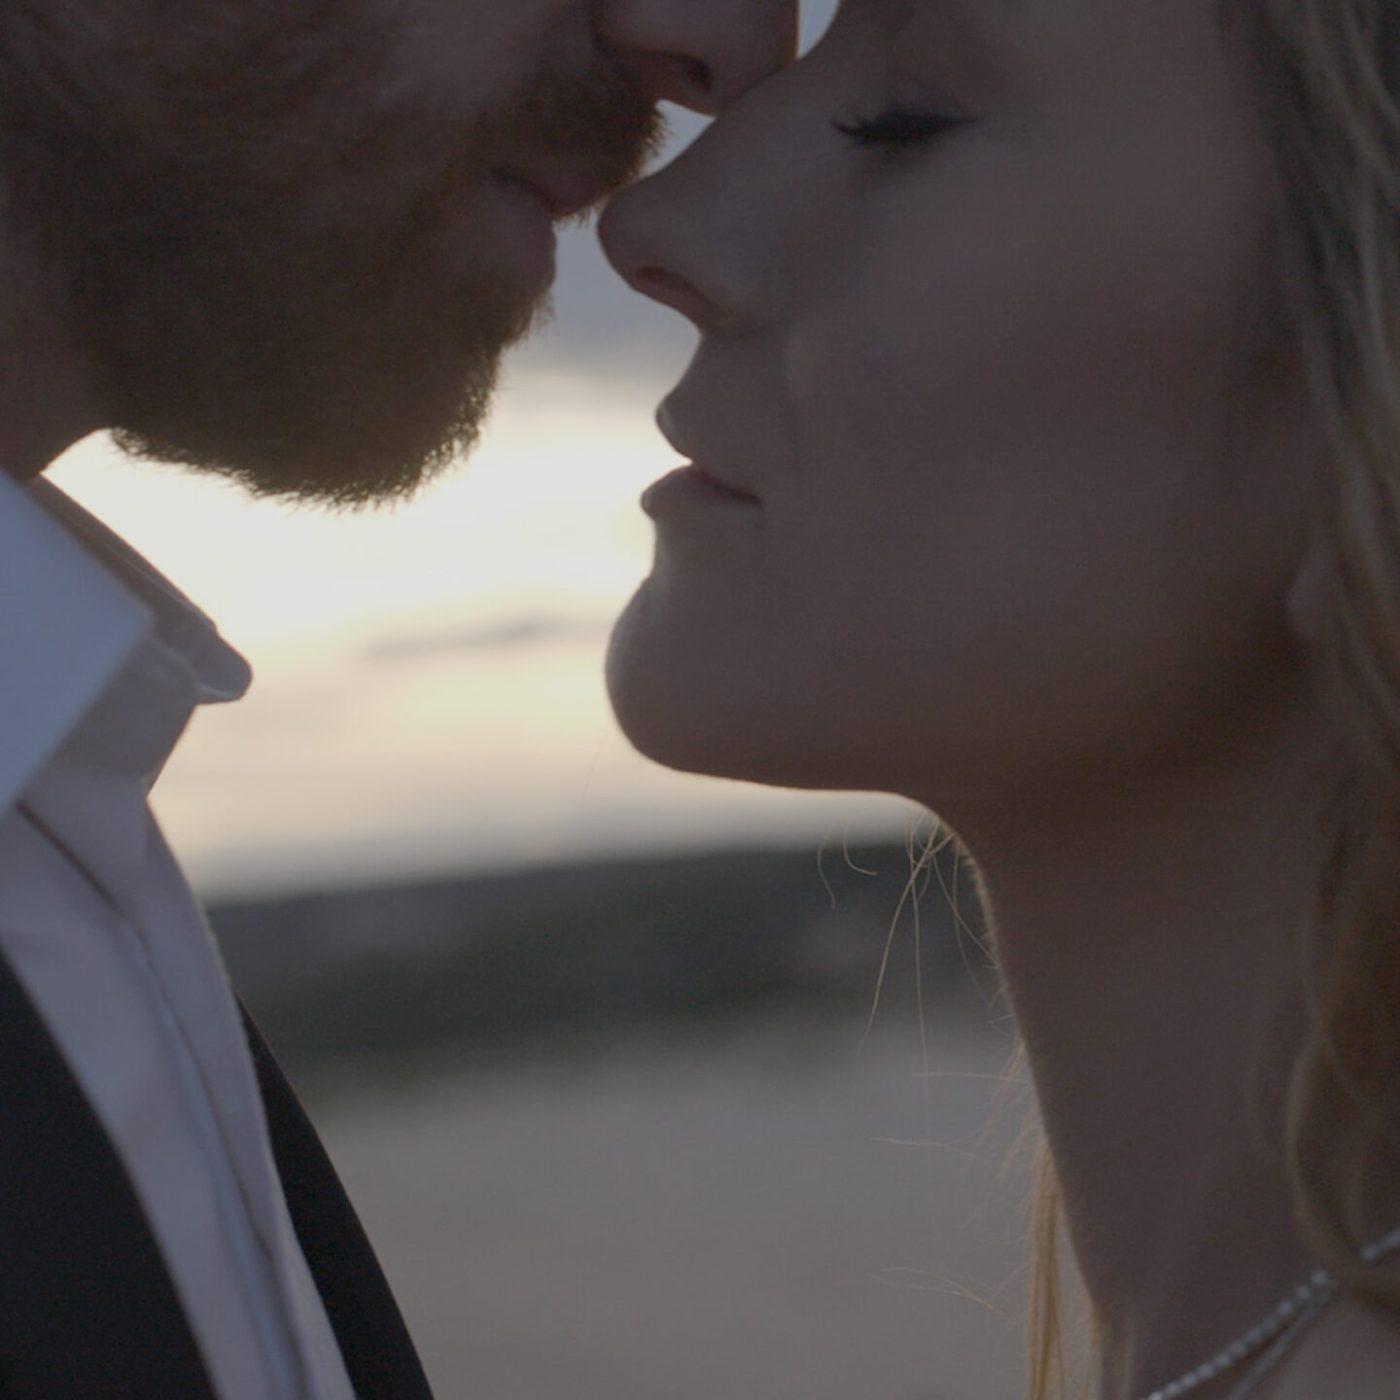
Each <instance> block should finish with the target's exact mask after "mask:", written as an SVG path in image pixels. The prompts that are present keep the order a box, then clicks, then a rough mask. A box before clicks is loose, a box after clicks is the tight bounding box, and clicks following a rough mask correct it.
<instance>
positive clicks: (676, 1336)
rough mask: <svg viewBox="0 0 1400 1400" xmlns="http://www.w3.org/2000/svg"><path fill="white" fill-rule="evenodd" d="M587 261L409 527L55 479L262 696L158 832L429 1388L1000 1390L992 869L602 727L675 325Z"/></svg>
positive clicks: (1017, 1262)
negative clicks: (973, 887)
mask: <svg viewBox="0 0 1400 1400" xmlns="http://www.w3.org/2000/svg"><path fill="white" fill-rule="evenodd" d="M830 8H831V7H830V4H829V3H827V4H817V5H814V6H811V7H809V10H808V13H807V15H806V20H805V24H806V31H807V32H806V36H805V39H804V42H805V43H808V44H810V43H811V42H812V41H813V40H814V38H815V37H816V36H817V35H818V34H819V33H820V31H821V29H822V28H823V27H824V26H825V24H826V22H827V20H828V18H829V15H830ZM699 127H700V123H699V122H698V121H697V120H695V119H693V118H690V117H689V116H687V115H686V114H680V113H673V114H672V128H673V136H672V140H671V143H670V146H669V149H668V154H670V153H673V152H674V151H675V150H677V149H679V148H680V147H681V146H682V145H683V144H685V143H686V142H687V141H688V140H690V139H692V138H693V136H694V135H695V133H696V132H697V131H698V129H699ZM559 265H560V277H559V282H558V286H557V289H556V295H555V307H556V317H555V319H554V321H553V322H552V324H551V325H550V326H549V327H548V328H547V329H546V330H544V331H543V332H541V333H540V334H539V335H537V336H536V337H535V338H534V339H533V340H532V341H531V342H530V343H529V344H528V345H527V346H526V347H524V348H523V349H522V350H520V351H519V352H517V353H516V354H515V356H514V357H513V358H512V359H511V361H510V362H509V363H508V365H507V368H506V374H505V382H504V385H503V389H502V392H501V393H500V396H499V399H498V402H497V407H496V409H495V412H494V415H493V418H492V422H491V424H490V427H489V429H488V432H487V435H486V438H485V441H484V443H483V445H482V447H481V448H480V449H479V450H478V452H477V453H476V454H475V455H474V456H473V458H472V460H471V462H470V463H469V464H467V465H465V466H463V467H462V468H461V469H459V470H457V471H456V472H454V473H452V474H449V475H448V476H447V477H446V478H445V479H444V480H442V481H441V482H439V483H438V484H437V485H436V486H434V487H433V488H432V489H430V490H429V491H428V492H427V493H426V494H425V495H423V496H422V497H421V498H420V499H418V500H416V501H415V502H414V503H413V504H411V505H410V506H407V507H398V508H395V509H394V510H393V511H381V512H377V513H376V512H369V513H365V514H360V515H354V516H333V515H326V514H316V513H311V512H308V511H305V510H299V511H291V510H289V509H287V508H286V507H283V506H279V505H275V504H270V503H259V502H253V501H250V500H248V499H246V498H245V497H243V496H242V495H241V494H240V493H238V492H237V491H235V490H234V489H233V488H231V487H229V486H226V485H223V484H220V483H217V482H210V481H205V480H199V479H197V478H194V477H191V476H188V475H182V474H180V473H178V472H175V471H172V470H170V469H167V468H159V467H153V466H143V465H138V464H133V463H131V462H128V461H126V460H124V459H122V458H121V457H120V456H119V455H118V454H117V453H116V452H115V451H114V449H113V448H112V447H111V445H110V444H109V443H107V442H106V441H105V440H104V439H102V438H100V437H99V438H92V439H89V440H87V441H86V442H84V443H82V444H80V445H79V446H78V447H77V448H75V449H74V450H73V451H72V452H71V453H69V454H68V455H67V456H66V457H65V458H64V459H63V460H62V461H61V462H60V463H59V464H57V466H56V467H55V468H54V469H53V471H52V473H51V474H52V477H53V479H54V480H55V481H57V482H58V484H59V485H60V486H62V487H63V488H64V489H65V490H66V491H68V492H69V493H70V494H72V495H73V496H75V497H76V498H77V499H79V500H80V501H82V502H83V503H84V504H85V505H86V506H87V507H88V508H89V509H90V510H92V511H93V512H94V513H96V514H97V515H98V516H99V517H100V518H102V519H103V520H104V521H106V522H107V523H108V524H109V525H110V526H112V527H113V528H114V529H116V530H117V531H118V532H119V533H121V534H122V535H124V536H125V537H126V538H127V539H128V540H129V541H130V542H131V543H132V544H133V545H134V546H135V547H136V548H137V549H139V550H141V551H142V552H143V553H145V554H146V555H147V556H148V557H149V558H150V559H151V560H152V561H153V562H154V563H155V564H156V565H157V567H159V568H160V569H162V570H163V571H164V572H166V573H167V574H169V575H170V577H171V578H172V579H173V580H174V581H175V582H176V584H177V585H178V586H179V587H181V588H182V589H183V590H184V591H186V592H187V593H188V594H189V595H190V596H191V597H192V598H193V599H194V600H195V601H196V602H197V603H198V604H199V605H200V606H201V607H202V608H204V609H205V610H206V611H208V612H209V613H210V614H211V615H212V616H213V617H214V618H215V619H216V620H217V621H218V623H219V625H220V627H221V629H222V631H223V632H224V634H225V636H227V637H228V638H229V640H230V641H232V642H233V644H234V645H235V646H237V647H238V648H239V649H240V650H241V651H243V652H244V654H245V655H246V656H247V657H248V658H249V660H250V661H251V662H252V663H253V666H254V669H255V672H256V675H257V680H256V682H255V685H254V688H253V690H252V692H251V693H250V695H249V696H248V697H247V699H246V700H244V701H243V702H241V703H239V704H237V705H235V706H229V707H223V708H219V709H214V710H207V711H205V712H204V713H202V714H201V715H200V716H199V717H198V718H197V720H196V722H195V724H194V727H193V728H192V730H191V732H190V733H189V734H188V735H187V737H186V739H185V741H184V743H183V744H182V746H181V748H180V750H179V752H178V753H177V755H176V757H175V759H174V760H173V762H172V763H171V765H170V767H169V768H168V770H167V771H166V773H165V774H164V776H163V777H162V779H161V782H160V785H159V786H158V788H157V790H156V798H155V801H156V808H157V811H158V813H159V815H160V817H161V820H162V822H163V824H164V825H165V828H166V831H167V834H168V835H169V837H170V840H171V843H172V844H173V845H174V847H175V849H176V850H177V852H178V853H179V854H180V855H181V858H182V859H183V861H184V862H185V865H186V868H187V869H188V870H189V871H190V873H191V875H192V877H193V878H194V880H195V883H196V885H197V887H198V888H199V889H200V892H201V893H202V895H203V896H204V897H205V899H206V900H207V902H208V903H209V905H210V908H211V917H212V921H213V923H214V926H215V929H216V932H217V933H218V935H219V937H220V940H221V942H222V944H223V947H224V950H225V955H226V957H227V960H228V963H229V966H230V970H231V972H232V974H233V976H234V979H235V981H236V982H237V983H238V985H239V988H240V990H241V991H242V992H243V994H244V996H245V997H246V999H247V1000H248V1001H249V1003H250V1004H251V1006H252V1007H253V1009H254V1012H255V1014H257V1015H258V1017H259V1019H260V1020H261V1021H262V1023H263V1027H264V1030H265V1032H266V1033H267V1035H268V1038H269V1039H270V1040H271V1042H272V1043H273V1045H274V1046H275V1047H276V1048H277V1049H278V1051H279V1052H280V1054H281V1055H282V1056H283V1059H284V1063H285V1064H286V1066H287V1068H288V1071H289V1073H290V1074H291V1076H292V1078H293V1079H294V1080H295V1081H296V1082H297V1084H298V1086H299V1087H300V1088H301V1089H302V1091H303V1094H304V1097H306V1099H307V1100H308V1103H309V1106H310V1107H311V1109H312V1111H313V1114H314V1115H315V1116H316V1117H317V1120H318V1122H319V1123H320V1125H321V1126H322V1129H323V1132H324V1134H325V1136H326V1139H327V1142H328V1145H329V1146H330V1148H331V1150H332V1154H333V1155H334V1156H335V1158H336V1160H337V1162H338V1164H339V1166H340V1168H341V1171H342V1174H343V1175H344V1176H345V1178H346V1181H347V1185H348V1186H349V1188H350V1191H351V1194H352V1195H353V1196H354V1197H355V1199H356V1201H357V1203H358V1204H359V1206H360V1208H361V1211H362V1214H363V1215H364V1217H365V1219H366V1224H367V1225H368V1227H369V1229H370V1233H371V1235H372V1236H373V1237H374V1239H375V1241H376V1243H377V1245H378V1247H379V1249H380V1252H381V1255H382V1257H383V1260H384V1263H385V1266H386V1269H387V1271H388V1272H389V1274H390V1276H391V1280H392V1281H393V1283H394V1284H395V1286H396V1289H397V1291H398V1293H399V1296H400V1299H401V1301H402V1303H403V1306H404V1309H405V1312H406V1314H407V1316H408V1320H409V1323H410V1326H411V1327H412V1328H413V1330H414V1332H415V1334H416V1336H417V1339H418V1341H419V1344H420V1347H421V1350H422V1353H423V1356H424V1361H425V1364H426V1366H427V1368H428V1370H429V1373H430V1375H431V1377H432V1379H433V1381H434V1383H435V1385H436V1387H437V1390H438V1393H439V1395H440V1396H442V1397H443V1400H454V1397H470V1398H471V1400H538V1397H540V1396H543V1395H545V1394H548V1393H551V1392H552V1391H554V1390H557V1389H560V1388H567V1391H568V1393H569V1395H570V1396H571V1400H653V1397H661V1396H665V1397H670V1398H671V1400H750V1398H751V1400H759V1397H762V1400H857V1398H859V1400H876V1398H877V1397H880V1398H882V1400H945V1398H946V1400H1003V1398H1004V1400H1011V1397H1014V1396H1016V1395H1017V1394H1018V1393H1019V1392H1020V1376H1021V1370H1022V1363H1021V1329H1022V1313H1023V1302H1022V1293H1023V1278H1022V1272H1021V1261H1022V1258H1023V1256H1024V1253H1025V1248H1026V1219H1025V1199H1026V1195H1027V1189H1028V1188H1027V1178H1026V1167H1025V1162H1024V1160H1023V1154H1019V1153H1016V1152H1014V1151H1013V1146H1014V1144H1015V1141H1016V1139H1017V1136H1018V1134H1019V1132H1020V1130H1021V1127H1022V1125H1023V1123H1024V1121H1025V1118H1026V1113H1027V1103H1026V1098H1025V1094H1024V1086H1022V1085H1019V1084H1017V1083H1015V1082H1012V1081H1011V1080H1009V1079H1008V1077H1007V1074H1006V1066H1007V1059H1008V1052H1009V1030H1008V1027H1007V1024H1006V1017H1005V1012H1004V1008H1002V1007H1001V1006H1000V1005H999V1004H998V1002H997V1000H996V995H995V987H994V980H993V979H992V978H991V977H990V975H989V974H988V972H987V966H986V965H987V959H986V956H985V953H984V952H983V950H982V948H981V947H980V945H979V942H978V930H977V927H976V920H975V917H974V915H973V912H972V906H973V903H974V902H973V900H972V897H971V891H970V889H968V888H966V886H967V884H968V882H967V880H966V878H965V876H964V877H963V878H962V880H961V886H962V887H963V888H961V889H960V888H959V871H958V870H957V868H956V865H955V863H954V862H953V861H952V860H951V858H950V857H949V856H947V855H946V854H945V855H944V856H941V857H939V859H938V860H936V861H935V862H933V863H932V864H931V865H929V866H928V867H926V868H924V869H923V870H922V871H919V872H918V873H917V874H916V873H915V870H914V867H915V864H916V863H917V858H918V854H919V852H920V851H921V849H922V846H923V843H924V840H925V838H926V835H927V825H926V819H925V818H924V816H923V815H922V814H921V813H919V812H917V811H915V810H914V809H912V808H910V807H909V806H907V805H906V804H904V803H901V802H898V801H895V800H893V799H888V798H876V797H870V796H850V795H838V796H828V795H820V794H811V793H802V794H798V793H786V792H776V791H771V790H766V789H759V788H755V787H750V786H746V785H742V784H734V783H724V782H718V781H709V780H704V779H700V778H693V777H683V776H679V775H676V774H672V773H668V772H666V771H664V770H662V769H659V768H656V767H654V766H652V765H650V764H648V763H646V762H645V761H644V760H642V759H640V758H638V757H637V756H636V755H634V754H633V753H632V751H631V750H630V749H629V748H628V746H627V745H626V743H625V741H624V740H623V739H622V738H621V736H620V735H619V734H618V732H617V730H616V728H615V726H614V724H613V722H612V719H611V716H610V714H609V711H608V708H607V703H606V697H605V694H604V689H603V683H602V656H603V649H604V646H605V644H606V639H607V634H608V629H609V626H610V624H611V621H612V619H613V618H614V616H615V615H616V614H617V613H618V611H619V610H620V609H621V607H622V605H623V604H624V603H625V601H626V599H627V598H628V596H629V595H630V593H631V591H632V590H633V588H634V587H635V586H636V584H637V583H638V581H639V580H640V579H641V578H642V577H643V576H644V574H645V573H646V572H647V569H648V567H649V561H650V551H651V531H650V525H649V522H648V521H647V520H646V518H645V517H644V516H643V515H642V514H641V512H640V510H639V509H638V507H637V498H638V496H639V494H640V492H641V490H642V488H643V487H644V486H645V485H646V484H647V483H648V482H650V481H652V480H653V479H655V478H656V477H657V476H659V475H661V474H662V473H663V472H664V471H666V470H668V469H669V468H671V467H672V466H674V465H676V461H675V458H674V456H673V455H672V454H671V453H670V451H669V449H668V448H667V447H666V445H665V443H664V442H663V441H662V439H661V437H660V435H659V434H658V433H657V431H656V429H655V428H654V426H653V423H652V415H653V412H654V409H655V405H656V403H657V402H658V400H659V399H660V398H661V397H663V395H664V394H665V393H666V391H667V389H668V388H669V387H670V385H671V384H672V383H674V381H675V380H676V378H677V377H678V376H679V374H680V372H681V370H682V369H683V367H684V365H685V363H686V360H687V357H688V355H689V353H690V349H691V345H692V337H691V334H690V332H689V329H688V327H687V326H686V325H685V324H684V323H683V322H682V321H681V320H680V318H679V317H676V316H674V315H673V314H671V313H668V312H665V311H662V310H660V309H659V308H656V307H654V306H652V305H651V304H649V303H644V302H643V301H642V300H641V299H639V298H636V297H633V296H631V295H630V294H629V293H627V292H626V290H625V289H624V288H623V287H622V286H621V284H620V283H618V282H617V281H616V280H615V279H614V277H613V276H612V274H611V272H610V271H609V270H608V269H607V267H606V265H605V264H604V262H603V260H602V258H601V255H600V254H599V252H598V251H597V248H596V246H595V243H594V240H593V234H592V231H591V230H576V231H569V232H567V233H566V234H565V235H564V236H563V237H562V239H561V246H560V258H559ZM959 896H961V902H960V907H961V908H962V913H963V916H964V917H965V919H966V920H967V924H968V926H967V927H966V928H962V927H959V920H958V918H957V917H956V916H955V915H954V913H953V904H954V903H955V902H958V901H959ZM882 967H883V968H884V976H883V981H882V977H881V970H882ZM877 1000H878V1003H879V1004H878V1007H877V1005H876V1003H877Z"/></svg>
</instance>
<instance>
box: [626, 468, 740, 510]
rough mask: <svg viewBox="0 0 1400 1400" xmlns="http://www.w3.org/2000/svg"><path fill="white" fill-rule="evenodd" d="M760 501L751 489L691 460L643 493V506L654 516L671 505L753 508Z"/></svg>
mask: <svg viewBox="0 0 1400 1400" xmlns="http://www.w3.org/2000/svg"><path fill="white" fill-rule="evenodd" d="M762 504H763V503H762V502H761V501H760V500H759V498H758V497H757V496H755V495H754V494H753V493H752V492H751V491H744V490H742V489H741V488H739V487H737V486H731V485H730V484H729V483H728V482H726V481H722V480H721V479H720V478H719V477H717V476H715V475H713V474H712V473H711V472H708V471H706V470H705V468H704V467H699V466H696V465H695V464H694V463H691V464H690V465H688V466H682V467H677V468H676V469H675V470H674V471H672V472H667V474H666V475H665V476H663V477H662V478H661V479H660V480H659V481H654V482H653V483H652V484H651V485H650V486H648V487H647V489H646V490H645V491H644V492H643V493H642V509H643V510H644V511H645V512H646V513H647V514H648V515H649V516H651V518H652V519H653V520H656V519H658V518H659V517H661V516H663V515H665V514H667V513H669V512H670V511H671V510H672V509H684V508H686V507H702V508H703V507H708V508H710V509H726V508H727V509H729V510H735V509H742V510H756V509H758V508H759V507H761V506H762Z"/></svg>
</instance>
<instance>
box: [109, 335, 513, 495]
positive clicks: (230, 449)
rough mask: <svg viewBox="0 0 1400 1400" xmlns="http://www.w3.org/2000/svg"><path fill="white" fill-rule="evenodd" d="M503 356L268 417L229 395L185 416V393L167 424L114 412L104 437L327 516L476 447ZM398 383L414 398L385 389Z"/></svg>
mask: <svg viewBox="0 0 1400 1400" xmlns="http://www.w3.org/2000/svg"><path fill="white" fill-rule="evenodd" d="M515 338H518V337H512V339H515ZM503 354H504V350H497V351H495V352H494V353H492V354H489V355H488V354H485V353H483V355H482V356H481V358H480V359H478V361H477V362H476V363H475V364H474V365H473V366H471V368H470V370H469V371H468V372H466V373H465V374H459V375H458V376H457V377H456V378H455V379H453V380H452V381H451V382H448V381H447V380H446V377H445V376H444V375H443V373H442V370H441V367H440V364H434V365H422V366H420V367H419V371H418V373H417V374H416V376H409V375H408V374H407V373H406V371H405V369H404V368H403V367H402V366H395V367H392V368H390V367H385V369H384V370H383V372H382V373H381V374H379V375H373V376H368V377H365V378H363V379H361V380H359V381H357V385H356V387H354V388H352V387H349V386H348V385H346V386H343V387H341V388H340V389H339V391H338V392H336V393H335V394H333V395H332V396H330V398H329V401H323V402H316V403H300V404H289V403H288V402H287V400H286V399H285V397H284V398H282V399H281V401H280V402H278V403H277V405H276V408H275V409H272V410H270V409H269V406H268V402H269V399H271V398H272V396H268V399H260V401H258V402H255V403H248V402H244V403H239V402H238V400H237V397H236V396H235V395H232V394H230V395H226V396H214V397H213V401H214V402H217V403H218V404H219V406H220V409H219V411H218V412H217V414H216V413H213V412H206V413H204V414H193V413H190V412H189V408H190V403H191V398H192V397H193V396H191V398H187V399H186V401H185V405H184V407H185V410H186V411H185V413H184V414H183V416H181V417H178V418H175V417H170V416H168V415H161V417H160V419H159V420H155V421H153V420H151V419H146V420H145V421H142V419H141V418H139V417H136V416H133V415H127V416H126V417H125V422H123V416H122V415H119V414H114V415H113V417H114V418H115V420H116V422H117V423H118V424H119V425H120V426H116V427H114V428H113V432H112V436H113V439H114V441H115V442H116V444H117V446H118V447H120V448H121V450H122V451H123V452H125V453H127V454H128V455H129V456H132V457H135V458H139V459H141V460H143V461H154V462H165V463H169V464H172V465H176V466H183V467H187V468H189V469H191V470H194V471H198V472H205V473H209V474H211V475H216V476H219V477H222V478H224V479H225V480H229V481H233V482H236V483H237V484H238V485H240V486H241V487H243V488H244V489H245V490H247V491H249V492H250V493H252V494H253V495H255V496H259V497H271V498H275V499H280V500H285V501H289V502H293V503H297V504H303V505H314V506H321V507H325V508H328V509H333V510H356V509H360V508H363V507H366V506H374V505H386V504H397V503H402V502H404V501H407V500H408V499H410V498H411V497H412V496H414V495H415V494H416V493H418V492H419V491H421V490H422V489H423V488H424V487H425V486H426V485H428V484H429V483H430V482H432V481H433V480H435V479H436V478H437V477H438V476H439V475H440V474H441V473H442V472H443V471H444V470H445V469H446V468H447V467H449V466H450V465H451V464H452V463H454V462H457V461H460V460H461V459H462V458H464V457H466V456H467V455H469V454H470V452H471V451H472V449H473V448H474V447H475V446H476V443H477V440H478V438H479V437H480V434H481V430H482V426H483V424H484V423H485V421H486V418H487V416H488V414H489V411H490V408H491V404H492V400H493V397H494V394H495V389H496V382H497V378H498V372H499V366H500V361H501V358H502V356H503ZM459 369H460V366H459ZM406 383H407V386H408V387H409V388H411V389H412V390H413V391H414V392H412V393H399V394H394V393H393V392H392V390H393V388H394V387H396V386H397V387H399V388H403V387H404V386H405V384H406ZM206 387H207V386H206ZM200 397H202V398H203V400H204V402H205V403H209V402H211V396H209V395H208V394H205V395H202V396H200ZM168 401H169V400H167V402H168ZM292 409H294V410H295V411H289V410H292Z"/></svg>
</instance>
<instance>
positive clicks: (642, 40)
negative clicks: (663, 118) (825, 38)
mask: <svg viewBox="0 0 1400 1400" xmlns="http://www.w3.org/2000/svg"><path fill="white" fill-rule="evenodd" d="M597 3H598V14H597V21H596V22H597V27H598V33H599V37H600V38H601V40H602V42H603V43H604V44H605V45H606V46H607V47H608V48H609V49H610V50H611V51H612V52H613V53H614V54H616V55H617V57H618V58H619V59H620V61H621V62H622V63H623V64H625V66H626V67H628V68H629V69H631V70H632V71H633V72H635V73H636V74H637V76H638V77H640V78H641V80H642V81H643V82H644V83H645V84H646V86H647V88H648V89H649V90H650V92H651V94H652V96H653V98H654V99H655V100H656V101H658V102H675V103H678V104H679V105H680V106H682V107H689V108H691V109H692V110H694V111H697V112H703V113H706V114H708V115H710V116H713V115H714V114H715V113H717V112H720V111H722V110H723V109H724V108H725V107H727V106H728V105H729V104H730V103H731V102H733V101H734V100H735V99H736V98H738V97H741V96H742V95H743V94H744V93H746V92H747V91H748V90H749V89H750V88H751V87H753V86H754V85H755V84H757V83H760V82H762V81H763V79H764V78H766V77H768V76H769V75H770V74H771V73H774V72H776V71H777V70H778V69H779V68H782V67H784V66H785V65H786V64H788V63H791V62H792V60H793V58H794V57H795V55H796V50H797V0H597Z"/></svg>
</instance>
